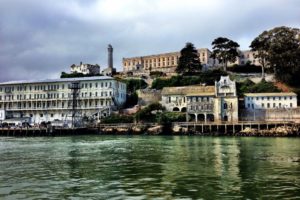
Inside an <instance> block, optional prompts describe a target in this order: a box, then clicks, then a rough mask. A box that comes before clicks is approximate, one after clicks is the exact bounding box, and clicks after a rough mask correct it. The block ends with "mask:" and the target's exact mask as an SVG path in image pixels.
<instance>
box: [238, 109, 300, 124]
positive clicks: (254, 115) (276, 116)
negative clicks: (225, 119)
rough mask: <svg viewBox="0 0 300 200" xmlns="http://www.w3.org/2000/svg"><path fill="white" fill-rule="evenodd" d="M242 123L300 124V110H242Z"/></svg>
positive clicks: (240, 115) (240, 118)
mask: <svg viewBox="0 0 300 200" xmlns="http://www.w3.org/2000/svg"><path fill="white" fill-rule="evenodd" d="M239 120H240V121H294V122H300V108H299V107H298V108H288V109H285V108H280V109H254V110H253V109H242V110H240V112H239Z"/></svg>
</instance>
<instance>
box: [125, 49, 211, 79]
mask: <svg viewBox="0 0 300 200" xmlns="http://www.w3.org/2000/svg"><path fill="white" fill-rule="evenodd" d="M198 54H199V58H200V61H201V64H202V65H203V66H204V68H207V67H211V66H213V65H215V60H214V59H212V58H210V55H211V52H210V50H209V49H206V48H202V49H198ZM179 56H180V52H172V53H163V54H157V55H149V56H141V57H132V58H123V60H122V64H123V72H124V73H128V72H132V73H143V72H144V73H149V72H150V71H160V72H164V73H166V74H173V73H175V69H176V67H177V65H178V59H179Z"/></svg>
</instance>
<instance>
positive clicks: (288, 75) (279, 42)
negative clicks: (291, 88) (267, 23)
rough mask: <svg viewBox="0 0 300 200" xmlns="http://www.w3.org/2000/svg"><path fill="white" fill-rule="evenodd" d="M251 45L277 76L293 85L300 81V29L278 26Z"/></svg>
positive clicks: (265, 32) (264, 33)
mask: <svg viewBox="0 0 300 200" xmlns="http://www.w3.org/2000/svg"><path fill="white" fill-rule="evenodd" d="M250 47H251V48H252V49H253V50H257V51H258V53H257V56H258V57H259V58H260V60H264V62H265V63H264V65H265V64H266V62H267V63H268V64H269V65H270V67H271V68H272V69H273V70H274V72H275V77H276V78H277V79H278V80H280V81H283V82H286V83H288V84H292V85H298V84H299V83H300V79H299V76H300V29H297V28H290V27H285V26H282V27H276V28H273V29H271V30H269V31H264V32H263V33H261V34H260V35H259V36H258V37H256V38H255V39H254V40H253V41H252V43H251V45H250Z"/></svg>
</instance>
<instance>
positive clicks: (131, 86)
mask: <svg viewBox="0 0 300 200" xmlns="http://www.w3.org/2000/svg"><path fill="white" fill-rule="evenodd" d="M122 81H123V82H124V83H126V86H127V93H128V94H129V95H131V94H133V93H135V91H136V90H139V89H144V88H146V87H147V86H148V84H147V83H146V82H145V81H144V80H143V79H122Z"/></svg>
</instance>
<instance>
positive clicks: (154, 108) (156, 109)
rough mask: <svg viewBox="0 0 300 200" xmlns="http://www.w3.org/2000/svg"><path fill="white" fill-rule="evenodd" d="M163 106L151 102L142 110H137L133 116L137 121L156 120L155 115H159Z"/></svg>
mask: <svg viewBox="0 0 300 200" xmlns="http://www.w3.org/2000/svg"><path fill="white" fill-rule="evenodd" d="M163 110H165V108H164V107H163V106H162V105H161V104H160V103H152V104H150V105H148V106H146V107H145V108H143V109H142V110H139V111H138V112H137V113H136V114H135V116H134V118H135V120H136V121H137V122H139V121H145V120H146V121H147V122H156V121H157V117H158V116H159V115H160V114H158V113H161V112H162V111H163Z"/></svg>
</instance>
